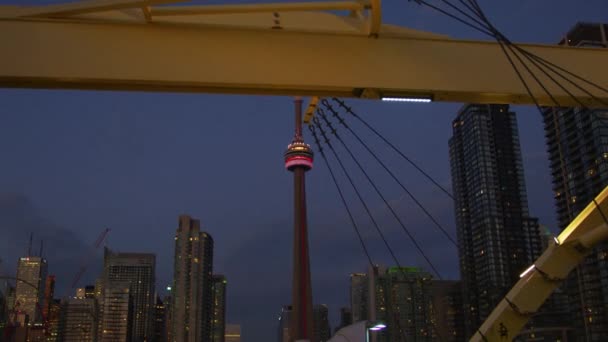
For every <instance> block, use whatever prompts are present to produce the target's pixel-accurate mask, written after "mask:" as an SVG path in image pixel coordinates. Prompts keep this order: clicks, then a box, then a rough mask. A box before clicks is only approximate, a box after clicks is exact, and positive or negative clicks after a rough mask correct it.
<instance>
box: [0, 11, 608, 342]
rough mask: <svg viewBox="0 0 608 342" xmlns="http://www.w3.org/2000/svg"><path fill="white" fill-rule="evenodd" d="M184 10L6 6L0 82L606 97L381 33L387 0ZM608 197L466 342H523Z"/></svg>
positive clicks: (583, 61) (580, 66)
mask: <svg viewBox="0 0 608 342" xmlns="http://www.w3.org/2000/svg"><path fill="white" fill-rule="evenodd" d="M176 2H180V0H106V1H101V0H93V1H81V2H76V3H68V4H61V5H51V6H0V41H2V44H1V45H0V56H1V57H0V58H2V59H1V60H0V62H1V63H0V87H20V88H47V89H95V90H126V91H129V90H136V91H172V92H209V93H225V94H262V95H264V94H268V95H296V96H302V95H304V96H307V95H310V96H321V97H323V96H335V97H356V98H366V99H390V98H417V99H425V100H429V101H431V100H432V101H454V102H473V103H504V104H532V103H533V102H534V99H536V100H537V104H538V105H541V106H552V105H554V103H555V102H559V103H560V105H561V106H564V107H570V106H580V105H581V104H582V105H584V106H587V107H590V108H592V107H602V103H606V102H608V95H607V94H606V93H603V92H601V90H599V89H592V90H589V93H585V92H583V91H581V90H580V89H572V90H570V94H568V93H567V92H566V91H565V90H564V89H562V88H560V87H559V86H558V85H556V84H553V83H552V82H550V80H549V79H548V78H547V77H546V75H537V77H538V78H539V80H540V81H541V82H540V83H543V84H545V87H546V90H547V92H545V91H544V90H543V89H541V86H540V85H538V84H537V83H536V82H534V80H533V79H532V76H531V75H521V77H522V80H523V81H525V82H527V83H528V84H529V85H530V89H529V93H528V92H527V91H524V89H523V87H522V86H521V81H522V80H520V79H518V77H517V76H516V75H515V74H514V73H513V72H512V68H511V66H510V65H509V63H508V61H506V60H505V58H503V55H502V51H501V48H500V45H499V44H498V43H497V42H487V41H470V40H456V39H451V38H449V37H446V36H444V35H438V34H434V33H429V32H422V31H417V30H412V29H409V28H404V27H399V26H393V25H386V24H382V15H381V13H382V12H381V3H380V0H362V1H339V2H337V1H333V2H329V1H326V2H310V3H308V2H303V3H277V4H248V5H226V6H216V5H206V6H165V5H167V4H171V3H176ZM157 5H163V6H157ZM337 11H347V12H348V13H349V14H348V15H347V16H339V15H337V14H336V12H337ZM311 23H314V25H311ZM518 45H519V46H521V47H522V48H525V49H526V50H527V51H530V52H531V53H533V54H535V55H537V56H540V57H542V58H544V59H546V60H551V61H552V62H554V63H556V64H558V65H560V66H561V67H563V68H565V69H567V70H569V71H570V72H572V73H575V74H577V75H581V76H582V77H585V78H591V79H593V80H595V81H596V82H599V83H602V84H605V83H608V68H598V66H600V65H604V64H605V61H606V60H608V49H597V48H585V49H578V48H572V47H565V46H553V45H550V46H549V45H539V44H518ZM41 56H42V57H41ZM497 79H499V80H500V82H496V80H497ZM548 93H549V94H551V95H552V96H553V98H551V96H550V95H549V94H548ZM571 95H573V96H571ZM607 198H608V189H604V191H602V193H601V194H600V195H599V196H598V197H597V198H596V199H595V201H594V202H593V203H591V204H590V205H589V206H588V207H587V208H586V209H585V210H584V211H583V212H582V213H581V214H580V215H579V216H578V217H577V218H576V219H575V220H574V221H573V222H572V223H571V224H570V225H569V226H568V228H567V229H565V230H564V231H563V232H562V234H561V235H560V236H559V237H557V238H556V241H555V244H554V245H553V246H551V247H550V248H549V249H548V250H547V251H546V252H545V253H544V254H543V255H542V256H541V257H540V258H539V259H538V260H537V261H536V262H535V264H534V265H531V266H530V268H529V269H528V270H527V271H526V272H524V273H523V274H522V276H521V279H520V281H519V282H518V283H517V284H516V285H515V287H514V288H513V289H512V290H511V292H509V294H507V296H506V297H505V299H504V300H503V301H502V302H501V303H500V304H499V305H498V307H497V308H496V309H495V310H494V312H493V313H492V314H491V315H490V317H489V318H488V320H486V322H485V323H484V324H483V325H482V327H481V328H480V330H479V331H478V333H477V334H476V335H475V336H474V337H473V338H472V341H481V340H488V341H496V340H502V339H504V338H505V337H510V336H515V335H516V333H517V331H519V329H520V328H521V327H522V326H523V325H524V324H525V322H526V321H527V319H528V317H529V315H530V314H531V313H533V312H535V311H536V309H538V307H539V306H540V305H541V304H542V302H543V301H544V300H545V299H546V297H547V296H548V295H549V294H550V293H551V291H553V289H554V288H555V287H556V286H557V284H559V282H560V281H561V280H562V279H564V278H565V277H566V275H567V274H568V273H569V272H570V270H571V269H572V268H573V267H575V266H576V265H577V264H578V263H580V261H581V260H582V258H583V256H584V255H585V254H586V253H587V252H588V251H589V250H590V249H591V248H592V247H593V246H594V245H596V244H597V243H598V242H600V241H602V240H605V239H607V238H608V226H607V225H606V218H605V217H604V213H608V199H607ZM82 272H84V271H82ZM82 272H80V271H79V273H82ZM76 281H77V278H75V281H74V282H73V284H75V283H76Z"/></svg>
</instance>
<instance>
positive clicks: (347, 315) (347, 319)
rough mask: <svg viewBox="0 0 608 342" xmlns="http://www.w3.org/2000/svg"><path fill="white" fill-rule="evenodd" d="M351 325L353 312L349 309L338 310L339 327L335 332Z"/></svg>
mask: <svg viewBox="0 0 608 342" xmlns="http://www.w3.org/2000/svg"><path fill="white" fill-rule="evenodd" d="M351 324H353V312H352V310H351V309H350V308H340V325H339V326H337V327H336V330H335V331H336V332H337V331H338V330H340V329H342V328H344V327H346V326H349V325H351Z"/></svg>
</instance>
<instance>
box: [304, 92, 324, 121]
mask: <svg viewBox="0 0 608 342" xmlns="http://www.w3.org/2000/svg"><path fill="white" fill-rule="evenodd" d="M320 100H321V99H320V98H319V97H318V96H313V97H311V98H310V102H309V103H308V107H306V111H305V112H304V120H303V121H304V123H305V124H310V122H311V121H312V118H313V117H314V116H315V111H316V110H317V105H318V104H319V101H320Z"/></svg>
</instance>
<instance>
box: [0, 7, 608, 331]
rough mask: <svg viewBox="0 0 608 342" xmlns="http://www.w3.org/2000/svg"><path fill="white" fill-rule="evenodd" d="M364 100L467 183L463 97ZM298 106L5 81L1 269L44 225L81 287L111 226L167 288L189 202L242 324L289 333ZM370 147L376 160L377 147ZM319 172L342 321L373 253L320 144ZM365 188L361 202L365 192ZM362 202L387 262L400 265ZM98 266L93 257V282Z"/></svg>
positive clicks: (56, 269) (329, 262) (535, 170)
mask: <svg viewBox="0 0 608 342" xmlns="http://www.w3.org/2000/svg"><path fill="white" fill-rule="evenodd" d="M53 2H58V1H34V0H28V1H23V0H20V1H15V0H1V1H0V3H2V4H15V3H20V4H23V3H31V4H40V3H53ZM216 2H217V1H216ZM481 4H482V5H483V6H484V7H485V8H486V9H487V12H488V14H489V16H490V17H491V18H492V19H493V20H494V22H495V23H496V24H497V26H498V27H499V28H501V29H502V30H503V31H504V32H505V33H506V34H507V35H508V36H509V37H511V38H512V39H513V40H515V41H525V42H543V43H551V44H552V43H555V42H557V41H558V40H559V39H560V38H561V36H562V35H563V34H564V33H565V32H566V31H567V30H568V29H569V28H570V27H571V26H572V25H574V24H575V23H576V22H577V21H591V22H599V21H602V20H605V19H606V13H607V12H606V10H608V3H606V1H605V0H586V1H574V0H571V1H565V0H535V1H528V0H514V1H501V2H496V1H490V0H486V1H481ZM383 9H384V21H385V22H386V23H392V24H399V25H402V26H408V27H412V28H417V29H422V30H428V31H433V32H439V33H444V34H448V35H450V36H452V37H457V38H479V36H478V34H477V33H475V32H474V31H471V30H470V29H468V28H466V27H464V26H462V25H461V24H459V23H455V22H452V21H450V20H449V19H445V18H443V17H441V16H440V15H437V14H435V13H434V12H431V11H430V10H429V9H426V8H421V7H419V6H418V5H416V4H415V3H414V2H408V1H405V0H403V1H395V0H393V1H385V3H384V7H383ZM303 48H304V47H303ZM41 58H43V57H41ZM294 67H297V66H294ZM471 77H475V76H474V71H472V75H471ZM497 81H498V80H497ZM349 102H350V103H351V104H352V105H353V106H354V108H356V109H357V110H358V111H359V112H360V113H361V114H362V115H363V116H364V117H365V118H366V119H367V120H369V121H370V122H371V123H372V124H373V125H375V126H376V127H377V128H379V129H380V130H381V131H382V132H383V133H384V134H385V135H386V136H387V137H389V139H391V140H392V141H393V142H395V143H396V144H397V145H398V146H400V147H401V148H402V150H403V151H404V152H405V153H406V154H408V155H409V156H410V157H411V158H412V159H414V160H416V161H418V162H419V163H420V164H421V165H422V166H423V167H424V168H425V169H427V170H429V172H430V173H431V174H432V175H433V176H435V177H436V178H437V179H438V180H439V181H440V182H441V183H442V184H444V185H445V186H446V187H449V188H451V185H450V176H449V161H448V150H447V141H448V139H449V137H450V135H451V125H450V124H451V120H452V119H453V117H454V115H455V113H456V111H457V110H458V108H459V107H460V106H461V104H451V103H450V104H430V105H414V104H394V103H390V104H387V103H381V102H367V101H349ZM514 109H515V110H516V111H517V112H518V114H519V115H518V120H519V128H520V135H521V145H522V153H523V158H524V167H525V174H526V182H527V186H528V195H529V196H528V197H529V202H530V210H531V214H532V215H534V216H537V217H539V218H540V220H541V222H542V223H543V224H545V225H548V226H549V227H551V228H554V225H555V218H554V209H553V199H552V194H551V185H550V179H549V173H548V163H547V158H546V153H545V146H544V136H543V131H542V125H541V119H540V115H539V114H538V112H536V111H535V110H533V108H531V107H522V106H518V107H514ZM292 113H293V105H292V100H291V98H288V97H258V96H225V95H204V94H187V95H186V94H162V93H118V92H91V91H87V92H85V91H44V90H22V89H20V90H12V89H0V158H1V159H0V160H1V167H0V234H1V239H0V258H2V259H3V260H4V263H2V264H1V265H0V273H5V272H13V271H14V268H15V265H16V258H17V257H18V256H19V255H21V254H22V253H24V251H25V249H26V245H27V239H28V234H29V231H35V233H36V234H37V237H43V238H44V239H45V241H46V242H45V243H46V244H47V245H48V247H47V248H46V249H47V253H46V256H47V257H48V259H49V264H50V270H51V272H52V273H56V274H58V276H59V279H58V282H59V288H60V289H62V290H61V291H63V292H65V288H67V286H68V284H69V283H70V281H71V278H72V277H73V275H74V274H75V273H76V272H77V269H78V265H79V264H80V262H81V261H80V260H81V259H82V258H83V256H85V255H86V254H87V249H90V247H88V246H90V245H91V244H92V241H94V240H95V238H96V237H97V235H98V234H99V233H100V232H101V230H102V229H103V228H104V227H110V228H111V229H112V232H111V233H110V235H109V238H108V243H107V245H108V246H109V247H110V248H112V249H116V250H119V251H125V252H126V251H141V252H153V253H156V254H157V260H158V264H157V283H158V286H157V288H158V289H159V290H161V289H163V288H164V286H165V285H166V284H169V283H170V282H171V277H172V262H173V248H174V246H173V242H174V240H173V235H174V232H175V229H176V223H177V216H178V215H179V214H181V213H188V214H190V215H192V216H194V217H197V218H200V220H201V223H202V225H203V227H204V229H205V230H207V231H208V232H209V233H210V234H211V235H212V236H213V237H214V239H215V247H216V250H215V261H214V269H215V272H217V273H223V274H225V275H226V276H227V278H228V322H231V323H240V324H242V326H243V341H246V342H252V341H270V340H272V339H274V337H275V333H276V328H277V316H278V312H279V310H280V307H281V305H282V304H287V303H289V301H290V279H291V269H290V268H291V255H290V248H291V231H292V218H291V215H292V204H291V200H292V193H291V191H292V178H291V174H289V173H287V172H286V171H285V170H284V168H283V161H282V154H283V152H284V149H285V147H286V145H287V144H288V143H289V141H290V139H291V137H292V134H293V132H292V127H293V116H292ZM355 128H356V129H358V131H360V132H363V131H362V130H361V128H360V127H358V126H355ZM365 136H366V137H367V135H365ZM370 138H371V137H370ZM307 139H308V140H309V142H311V141H310V138H309V137H308V138H307ZM370 141H371V144H372V146H374V147H377V148H383V146H382V145H381V144H380V143H378V142H377V141H375V140H370ZM354 146H356V145H354ZM362 152H363V151H361V153H362ZM344 155H345V154H344ZM383 155H384V154H383ZM386 155H387V156H389V155H388V154H386ZM389 158H390V160H391V161H390V164H391V165H394V166H395V167H396V168H398V170H399V171H398V172H397V173H398V174H399V175H400V176H401V177H402V179H403V181H404V182H405V184H406V185H407V186H409V187H411V190H412V191H413V192H414V193H415V194H416V195H418V196H419V197H420V199H421V200H422V202H423V203H425V204H426V205H428V206H429V207H430V210H431V211H432V212H433V213H434V214H435V215H437V216H438V218H439V220H440V222H441V223H443V224H444V225H445V226H446V227H448V229H449V231H450V232H451V233H452V234H454V221H453V215H452V210H453V205H452V203H451V202H450V200H449V199H448V198H447V197H445V196H443V195H442V194H440V193H439V192H437V191H436V190H435V189H434V188H432V187H431V185H430V184H429V183H428V182H426V181H425V180H423V179H422V178H421V177H420V176H419V175H418V174H417V173H416V172H415V171H414V170H413V169H412V168H411V167H409V166H408V165H407V164H405V163H403V162H401V161H399V160H398V159H397V158H394V157H393V156H392V155H390V157H389ZM361 159H362V161H363V162H364V163H366V164H369V165H372V164H371V159H370V158H369V157H368V156H366V155H364V154H363V153H362V157H361ZM374 167H375V166H374ZM372 174H374V176H376V177H377V178H378V179H381V181H380V183H381V186H382V188H383V189H386V192H387V196H388V197H389V198H390V200H391V201H393V203H395V204H396V206H397V207H398V210H399V212H400V213H401V214H402V215H403V217H405V222H406V224H408V226H410V227H411V229H412V230H413V231H414V234H415V235H416V236H417V237H418V238H419V239H420V241H421V244H422V245H423V246H424V247H425V248H426V249H427V250H428V253H429V255H430V257H431V259H432V260H433V261H434V262H435V263H436V264H437V265H438V266H439V270H440V272H442V273H443V274H444V275H445V276H446V277H448V278H457V277H458V268H457V253H456V250H455V249H454V248H453V247H452V246H451V245H450V244H449V243H448V242H447V241H446V239H445V238H444V237H443V236H441V234H439V233H438V232H437V231H436V230H435V228H434V227H433V226H432V224H431V223H430V222H429V221H428V220H426V219H425V218H424V217H423V216H422V215H421V213H420V212H419V211H418V210H417V209H416V208H415V207H414V206H413V205H412V203H411V202H410V201H409V200H407V199H405V198H404V196H403V194H402V193H401V192H399V191H397V188H396V187H395V186H394V185H393V184H391V183H390V182H389V180H388V178H387V177H385V175H384V174H382V172H380V170H379V169H378V168H376V169H374V170H373V171H372ZM356 177H357V179H361V177H360V175H357V176H356ZM307 181H308V188H307V191H308V205H309V222H310V243H311V253H312V257H311V258H312V260H311V262H312V272H313V273H312V277H313V286H314V294H313V297H314V301H315V303H327V304H328V305H329V307H330V311H331V312H332V319H333V321H332V326H333V325H335V323H336V318H337V311H338V310H339V307H340V306H346V305H347V303H348V274H349V273H351V272H357V271H363V270H364V269H365V265H366V260H365V257H364V255H363V253H362V252H361V249H360V247H359V245H358V243H357V240H356V238H355V235H354V233H353V232H352V228H351V226H350V224H349V222H348V220H347V219H346V216H345V212H344V210H343V208H342V206H341V203H340V202H339V198H338V196H337V193H336V192H335V190H334V188H333V184H332V183H331V181H330V178H329V175H328V173H327V171H326V169H325V167H324V165H323V164H322V161H321V159H320V156H318V158H317V163H316V168H315V169H314V170H313V171H312V172H310V173H309V174H308V179H307ZM361 184H362V187H363V184H364V183H363V182H361ZM364 192H365V193H368V194H370V196H368V198H369V200H370V203H371V206H372V207H373V209H374V211H375V212H377V213H378V215H379V217H380V218H381V219H380V220H381V221H382V222H383V223H384V225H383V226H384V229H385V230H386V234H387V235H388V236H389V237H390V241H391V244H392V245H393V247H394V248H395V249H397V254H398V256H399V258H400V260H401V263H402V264H404V265H419V266H423V267H426V265H424V263H423V261H422V260H421V257H420V256H418V255H417V254H416V253H415V251H414V250H413V247H412V245H411V243H410V242H408V240H407V239H406V237H405V236H404V234H403V232H402V231H401V230H400V228H399V227H398V226H397V225H396V224H395V223H394V222H393V221H391V219H390V216H389V213H388V212H387V211H386V209H384V208H383V207H382V205H381V203H380V200H379V199H378V198H376V197H374V196H371V195H372V194H371V192H370V191H368V190H364ZM349 198H351V199H353V200H354V197H353V196H352V193H350V192H349ZM355 208H356V209H357V212H358V215H357V217H359V218H361V220H362V221H361V225H362V230H363V231H364V235H365V236H366V238H367V240H368V241H369V242H370V249H371V251H372V252H371V253H372V257H373V258H374V261H375V262H379V263H384V264H390V263H391V262H390V259H389V258H388V255H387V252H386V251H385V250H384V249H383V247H382V244H381V243H380V242H379V241H378V238H377V237H376V236H375V235H374V234H373V231H372V229H373V228H372V226H371V225H370V224H369V222H367V221H365V220H364V219H365V216H364V215H363V212H362V211H361V210H360V208H358V207H355ZM99 254H100V251H98V255H99ZM427 268H428V267H427ZM98 273H99V265H98V264H96V263H93V264H92V265H91V266H90V267H89V270H88V272H87V273H86V274H85V276H84V277H83V281H82V284H81V285H85V283H91V282H93V279H94V278H95V277H96V276H97V274H98ZM161 294H164V291H161ZM60 295H62V293H60Z"/></svg>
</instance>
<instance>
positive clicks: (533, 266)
mask: <svg viewBox="0 0 608 342" xmlns="http://www.w3.org/2000/svg"><path fill="white" fill-rule="evenodd" d="M535 268H536V265H534V264H532V266H530V267H528V269H527V270H525V271H524V272H523V273H522V274H520V275H519V277H520V278H523V277H525V276H526V274H528V273H530V272H532V270H534V269H535Z"/></svg>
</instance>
